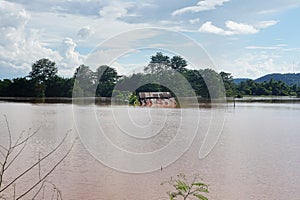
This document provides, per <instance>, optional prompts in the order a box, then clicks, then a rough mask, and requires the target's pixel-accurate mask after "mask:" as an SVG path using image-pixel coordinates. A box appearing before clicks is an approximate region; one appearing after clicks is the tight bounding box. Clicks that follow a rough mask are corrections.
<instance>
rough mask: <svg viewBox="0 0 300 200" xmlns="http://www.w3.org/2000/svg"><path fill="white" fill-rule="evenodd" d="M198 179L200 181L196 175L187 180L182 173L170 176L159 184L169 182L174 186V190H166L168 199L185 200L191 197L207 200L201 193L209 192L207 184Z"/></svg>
mask: <svg viewBox="0 0 300 200" xmlns="http://www.w3.org/2000/svg"><path fill="white" fill-rule="evenodd" d="M199 180H200V181H201V179H200V178H199V176H198V175H196V176H195V177H194V178H193V180H192V181H188V179H187V177H186V176H185V175H184V174H179V175H177V176H176V178H175V179H173V178H172V177H171V179H170V180H169V181H166V182H163V183H162V184H161V185H164V184H169V185H171V186H172V187H173V188H174V191H169V192H167V194H168V196H169V198H170V200H175V199H183V200H187V199H191V198H192V197H195V198H197V199H200V200H208V198H207V197H205V196H204V195H203V194H205V193H206V194H207V193H209V191H208V185H207V184H205V183H202V182H200V181H199Z"/></svg>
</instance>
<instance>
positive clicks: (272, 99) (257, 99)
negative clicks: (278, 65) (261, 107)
mask: <svg viewBox="0 0 300 200" xmlns="http://www.w3.org/2000/svg"><path fill="white" fill-rule="evenodd" d="M197 99H198V102H199V104H201V105H202V104H211V102H212V101H211V99H207V98H201V97H198V98H197ZM181 100H184V104H185V103H187V104H188V102H189V100H190V98H188V97H187V98H181ZM0 101H3V102H24V103H50V104H51V103H54V104H55V103H66V104H71V103H80V104H94V103H95V104H100V105H102V104H105V105H110V104H111V102H114V103H119V104H121V105H122V104H128V102H125V101H122V102H118V101H116V100H115V99H114V98H110V97H84V98H71V97H45V98H37V97H0ZM226 101H227V102H228V103H233V102H239V103H300V98H299V97H291V96H246V97H243V98H233V97H227V99H226ZM213 102H215V103H217V102H220V103H224V99H221V100H220V99H214V101H213Z"/></svg>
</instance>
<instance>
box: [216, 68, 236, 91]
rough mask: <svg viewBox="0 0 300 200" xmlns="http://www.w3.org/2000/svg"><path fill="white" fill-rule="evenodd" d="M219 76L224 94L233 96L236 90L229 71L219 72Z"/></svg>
mask: <svg viewBox="0 0 300 200" xmlns="http://www.w3.org/2000/svg"><path fill="white" fill-rule="evenodd" d="M220 76H221V78H222V80H223V83H224V87H225V89H226V96H235V95H236V93H237V92H236V87H235V84H234V82H233V76H232V75H231V74H230V73H226V72H220Z"/></svg>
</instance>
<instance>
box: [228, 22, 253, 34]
mask: <svg viewBox="0 0 300 200" xmlns="http://www.w3.org/2000/svg"><path fill="white" fill-rule="evenodd" d="M225 24H226V27H227V28H228V29H230V31H231V32H233V33H234V34H254V33H257V32H258V30H257V29H255V28H254V27H253V26H251V25H248V24H242V23H237V22H234V21H227V22H225Z"/></svg>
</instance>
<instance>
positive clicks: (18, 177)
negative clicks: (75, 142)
mask: <svg viewBox="0 0 300 200" xmlns="http://www.w3.org/2000/svg"><path fill="white" fill-rule="evenodd" d="M68 134H69V133H67V134H66V135H65V137H64V138H63V140H62V141H61V142H60V143H59V144H58V145H57V146H56V147H55V148H54V149H53V150H52V151H50V152H49V153H48V154H47V155H45V156H44V157H42V158H41V159H40V160H39V161H37V162H36V163H34V164H33V165H32V166H31V167H29V168H28V169H27V170H25V171H24V172H23V173H21V174H20V175H18V176H17V177H16V178H15V179H13V180H12V181H11V182H10V183H8V184H7V185H6V186H5V187H4V188H3V189H1V188H0V193H1V192H3V191H4V190H6V189H7V188H8V187H9V186H11V185H12V184H13V183H14V182H16V181H17V180H18V179H20V178H21V177H22V176H24V175H25V174H27V173H28V172H29V171H30V170H32V169H33V168H34V167H35V166H37V165H38V164H39V163H40V162H42V161H43V160H45V159H46V158H48V157H49V156H50V155H52V154H53V153H54V152H55V151H56V150H57V149H59V147H60V146H61V145H62V144H63V143H64V141H65V140H66V138H67V136H68ZM0 183H1V181H0Z"/></svg>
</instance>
